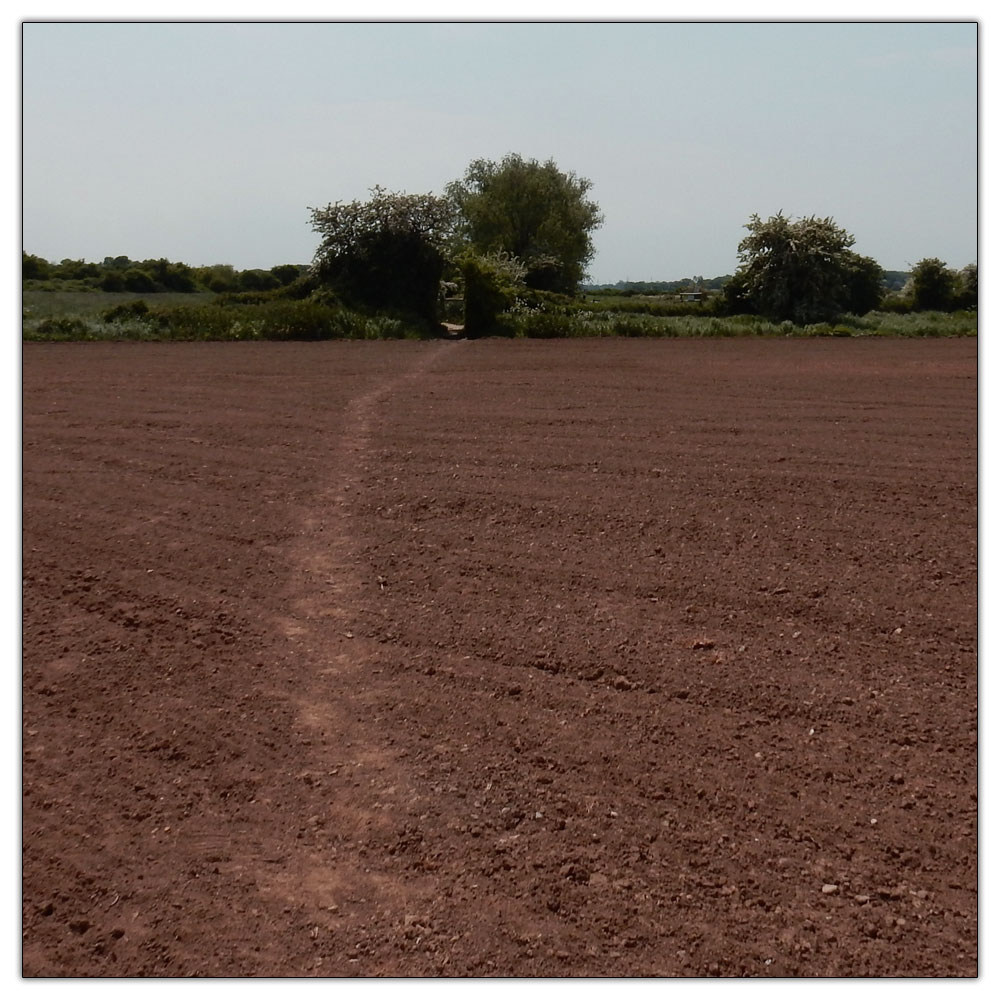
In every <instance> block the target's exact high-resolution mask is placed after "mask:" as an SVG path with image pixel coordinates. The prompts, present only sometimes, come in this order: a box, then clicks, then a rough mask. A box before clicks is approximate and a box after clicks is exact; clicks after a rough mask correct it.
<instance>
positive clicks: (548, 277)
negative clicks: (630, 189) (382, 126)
mask: <svg viewBox="0 0 1000 1000" xmlns="http://www.w3.org/2000/svg"><path fill="white" fill-rule="evenodd" d="M591 187H592V184H591V182H590V181H589V180H587V179H586V178H583V177H577V176H576V175H575V174H573V173H564V172H563V171H561V170H560V169H559V168H558V167H557V166H556V164H555V162H554V161H553V160H551V159H550V160H547V161H546V162H545V163H539V162H538V161H537V160H525V159H523V158H522V157H521V156H519V155H517V154H515V153H511V154H508V155H507V156H505V157H504V158H503V159H502V160H501V161H500V162H499V163H496V162H493V161H491V160H484V159H479V160H474V161H473V162H472V163H471V164H469V167H468V169H467V170H466V172H465V176H464V177H463V178H462V180H459V181H453V182H452V183H451V184H449V185H448V186H447V188H446V193H447V195H448V197H449V198H450V199H451V200H452V202H453V203H454V205H455V208H456V211H457V213H458V217H459V229H460V232H461V234H462V235H463V236H464V237H465V238H466V239H467V240H468V241H469V243H470V244H471V245H472V247H473V248H474V249H475V250H476V251H477V252H478V253H480V254H497V253H502V254H507V255H509V256H512V257H517V258H518V259H519V260H521V261H522V262H523V264H524V266H525V269H526V274H525V282H526V284H527V285H528V287H529V288H535V289H539V290H543V291H554V292H566V293H572V292H574V291H575V290H576V287H577V285H579V283H580V282H581V281H582V280H583V278H584V274H585V268H586V265H587V264H588V263H589V262H590V260H591V259H592V258H593V256H594V245H593V243H592V241H591V236H590V234H591V233H592V232H593V230H594V229H596V228H597V227H598V226H600V225H601V223H602V222H603V221H604V220H603V218H602V216H601V212H600V209H599V208H598V206H597V204H596V203H595V202H593V201H591V200H590V199H589V198H588V197H587V194H588V192H589V191H590V189H591Z"/></svg>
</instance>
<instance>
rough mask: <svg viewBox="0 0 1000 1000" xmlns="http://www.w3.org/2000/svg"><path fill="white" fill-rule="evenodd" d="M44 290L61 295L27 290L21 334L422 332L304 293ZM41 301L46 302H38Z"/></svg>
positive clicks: (268, 336)
mask: <svg viewBox="0 0 1000 1000" xmlns="http://www.w3.org/2000/svg"><path fill="white" fill-rule="evenodd" d="M39 294H45V293H39ZM49 294H54V295H56V296H58V297H59V298H58V301H54V302H51V303H44V302H43V303H38V302H37V300H35V301H33V302H30V303H29V301H28V300H27V297H26V301H25V308H24V313H23V320H22V337H23V339H24V340H26V341H40V340H46V341H75V340H86V341H115V340H145V341H169V340H182V341H195V340H213V341H246V340H399V339H403V338H418V337H420V336H422V335H426V332H427V331H425V330H422V329H421V328H420V327H418V326H416V325H414V324H411V323H408V322H406V321H405V320H402V319H398V318H396V317H391V316H368V315H363V314H361V313H357V312H353V311H351V310H348V309H344V308H342V307H340V306H336V305H325V304H322V303H318V302H311V301H307V300H303V301H297V300H291V299H272V300H265V301H259V302H254V303H253V304H247V303H244V302H239V301H232V300H230V299H226V298H223V297H221V296H216V295H214V294H211V293H208V295H207V298H204V299H202V301H201V303H200V304H190V303H191V299H192V295H191V294H187V295H183V296H182V295H180V294H178V296H177V298H176V302H178V303H181V304H175V302H173V301H165V298H166V296H160V295H158V296H156V304H155V305H153V306H150V305H148V304H147V302H146V300H144V299H142V298H141V297H140V296H137V295H127V294H116V293H98V292H90V293H86V292H83V293H49ZM64 294H68V295H69V296H70V297H69V298H65V297H64ZM44 305H48V306H49V307H50V308H48V309H42V308H40V306H44Z"/></svg>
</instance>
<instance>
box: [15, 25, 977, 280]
mask: <svg viewBox="0 0 1000 1000" xmlns="http://www.w3.org/2000/svg"><path fill="white" fill-rule="evenodd" d="M22 55H23V66H22V69H23V231H24V249H26V250H27V251H28V252H30V253H36V254H39V255H40V256H42V257H46V258H48V259H50V260H59V259H62V258H64V257H72V258H77V257H83V258H85V259H87V260H101V259H102V258H103V257H104V256H106V255H112V256H114V255H118V254H127V255H128V256H130V257H133V258H137V259H141V258H146V257H168V258H170V259H172V260H183V261H185V262H187V263H189V264H192V265H199V264H211V263H230V264H233V265H235V266H236V267H238V268H249V267H271V266H273V265H275V264H280V263H287V262H296V263H307V262H308V261H309V260H310V259H311V258H312V254H313V252H314V250H315V247H316V244H317V242H318V241H317V238H316V236H315V234H313V233H312V231H311V229H310V227H309V212H308V207H309V206H323V205H326V204H327V203H329V202H333V201H338V200H351V199H353V198H364V197H366V196H367V191H368V189H369V188H370V187H372V186H373V185H375V184H381V185H383V186H384V187H388V188H390V189H394V190H402V191H409V192H413V193H417V192H421V193H422V192H426V191H432V192H437V193H439V192H441V191H442V190H443V188H444V186H445V185H446V184H447V183H448V182H449V181H451V180H454V179H456V178H458V177H460V176H461V175H462V174H463V172H464V170H465V168H466V166H467V165H468V163H469V162H470V161H471V160H473V159H476V158H478V157H487V158H490V159H499V158H500V157H502V156H503V155H504V154H505V153H507V152H517V153H520V154H522V155H523V156H525V157H534V158H537V159H539V160H545V159H547V158H549V157H553V158H554V159H555V160H556V162H557V163H558V164H559V166H560V167H561V168H562V169H564V170H567V171H573V172H575V173H577V174H578V175H580V176H583V177H587V178H589V179H590V180H591V181H592V182H593V190H592V196H593V197H594V198H595V200H596V201H597V202H598V203H599V204H600V206H601V208H602V210H603V212H604V216H605V223H604V226H603V227H602V228H601V229H600V230H598V231H597V232H596V234H595V244H596V247H597V254H596V256H595V258H594V261H593V262H592V264H591V268H590V271H591V275H592V277H593V279H594V280H596V281H608V282H611V281H616V280H619V279H625V278H630V279H632V280H653V279H673V278H680V277H686V276H689V275H693V274H701V275H704V276H706V277H713V276H715V275H719V274H726V273H730V272H732V271H733V270H734V268H735V267H736V263H737V258H736V247H737V244H738V243H739V241H740V239H741V238H742V236H743V235H744V232H745V231H744V229H743V228H742V227H743V225H744V224H745V223H746V222H747V220H748V219H749V217H750V215H751V214H752V213H754V212H756V213H758V214H760V215H762V216H768V215H771V214H773V213H775V212H777V211H778V210H779V209H782V210H784V211H785V213H786V214H789V215H793V216H800V215H821V216H826V215H832V216H833V217H834V219H835V220H836V221H837V222H838V223H839V224H840V225H842V226H843V227H844V228H845V229H847V230H848V231H849V232H851V233H853V234H854V235H855V237H856V239H857V242H856V245H855V249H856V250H857V251H858V252H860V253H863V254H866V255H869V256H872V257H875V258H876V259H877V260H878V261H879V262H880V263H881V264H882V265H883V266H884V267H886V268H890V269H900V270H902V269H906V268H907V267H908V266H909V265H910V264H912V263H915V262H916V261H917V260H920V259H921V258H923V257H940V258H942V259H943V260H945V261H946V262H947V263H948V264H949V265H951V266H953V267H961V266H962V265H964V264H966V263H969V262H971V261H974V260H975V259H976V255H977V169H978V160H977V124H978V122H977V85H978V75H977V26H976V24H975V23H832V22H830V23H798V24H794V23H742V24H738V23H642V24H635V23H633V24H625V23H617V24H610V23H584V24H580V23H577V24H539V23H521V24H504V23H468V24H458V23H444V24H442V23H409V24H406V23H394V24H386V23H381V24H352V23H308V24H302V23H285V24H276V23H215V24H212V23H183V24H171V23H134V24H124V23H91V24H79V23H78V24H72V23H27V24H25V25H24V27H23V49H22Z"/></svg>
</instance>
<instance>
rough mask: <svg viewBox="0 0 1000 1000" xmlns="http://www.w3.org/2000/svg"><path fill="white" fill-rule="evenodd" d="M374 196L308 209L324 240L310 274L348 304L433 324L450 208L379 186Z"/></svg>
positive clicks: (449, 232)
mask: <svg viewBox="0 0 1000 1000" xmlns="http://www.w3.org/2000/svg"><path fill="white" fill-rule="evenodd" d="M371 195H372V196H371V198H370V199H369V200H368V201H366V202H361V201H352V202H337V203H336V204H332V205H328V206H327V207H326V208H322V209H320V208H312V209H310V212H311V213H312V226H313V230H314V231H315V232H317V233H319V234H320V235H321V236H322V241H321V242H320V245H319V249H317V251H316V255H315V257H314V258H313V273H314V274H315V275H316V277H317V278H318V280H319V281H320V282H321V283H323V284H325V285H327V286H329V287H330V288H331V289H332V290H333V291H334V292H335V293H336V294H337V295H338V296H339V297H340V298H341V299H343V301H344V302H345V303H346V304H348V305H351V306H354V307H357V308H362V309H370V310H388V311H390V312H401V313H404V314H409V315H412V316H417V317H420V318H422V319H425V320H427V321H434V320H435V319H436V314H437V304H438V290H439V287H440V282H441V275H442V273H443V271H444V262H445V249H446V247H447V246H448V244H449V241H450V240H451V238H452V235H453V232H454V208H453V206H452V204H451V202H450V201H448V200H447V199H445V198H440V197H437V196H435V195H432V194H401V193H395V192H390V191H386V190H385V189H384V188H381V187H374V188H372V189H371Z"/></svg>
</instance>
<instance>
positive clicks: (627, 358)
mask: <svg viewBox="0 0 1000 1000" xmlns="http://www.w3.org/2000/svg"><path fill="white" fill-rule="evenodd" d="M22 360H23V576H24V590H23V698H22V712H23V772H22V777H23V813H22V831H23V839H22V848H23V869H22V877H23V881H22V890H23V950H22V968H23V973H24V975H26V976H140V975H145V976H168V977H172V976H190V975H196V976H266V977H274V976H349V975H350V976H354V975H357V976H416V975H419V976H522V977H524V976H584V975H586V976H648V975H666V976H691V977H701V976H710V975H725V976H731V975H737V976H783V977H789V976H835V977H841V976H959V977H967V976H975V975H976V974H977V968H978V964H977V963H978V954H977V934H978V925H977V918H978V901H977V380H976V376H977V345H976V342H975V341H974V340H927V341H893V340H882V339H871V340H832V341H830V340H823V341H820V340H806V341H788V340H768V341H754V340H746V341H741V340H704V341H655V342H647V341H573V342H569V341H563V342H508V341H478V342H464V341H460V342H426V343H417V342H404V343H324V344H284V345H278V344H245V345H239V344H236V345H232V344H230V345H220V344H197V345H193V344H192V345H184V344H173V345H167V344H163V345H157V344H152V345H151V344H146V345H139V344H116V345H86V344H79V345H38V344H25V345H24V348H23V355H22Z"/></svg>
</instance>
